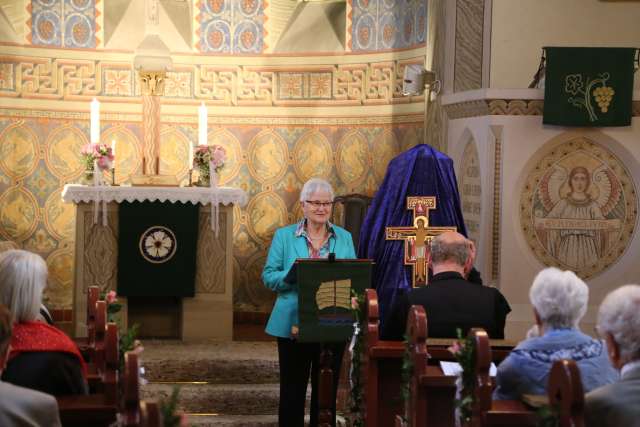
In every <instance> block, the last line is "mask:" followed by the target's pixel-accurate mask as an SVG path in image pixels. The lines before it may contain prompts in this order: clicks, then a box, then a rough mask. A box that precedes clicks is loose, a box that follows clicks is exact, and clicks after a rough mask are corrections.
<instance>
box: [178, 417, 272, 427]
mask: <svg viewBox="0 0 640 427" xmlns="http://www.w3.org/2000/svg"><path fill="white" fill-rule="evenodd" d="M187 420H188V422H189V425H190V426H193V427H213V426H220V427H223V426H224V427H278V416H277V415H206V414H205V415H200V414H187Z"/></svg>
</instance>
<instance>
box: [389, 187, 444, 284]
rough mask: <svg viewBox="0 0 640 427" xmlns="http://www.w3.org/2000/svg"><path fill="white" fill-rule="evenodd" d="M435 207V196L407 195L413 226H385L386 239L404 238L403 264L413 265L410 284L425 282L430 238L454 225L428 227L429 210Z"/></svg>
mask: <svg viewBox="0 0 640 427" xmlns="http://www.w3.org/2000/svg"><path fill="white" fill-rule="evenodd" d="M435 208H436V198H435V197H433V196H428V197H421V196H418V197H407V209H411V210H413V227H387V228H386V239H387V240H404V264H405V265H412V266H413V281H412V286H413V287H416V286H424V285H426V284H427V276H428V272H427V264H428V261H429V259H428V256H427V254H428V249H427V248H428V245H429V244H430V242H431V239H432V238H433V237H435V236H437V235H438V234H442V233H444V232H446V231H456V227H429V211H430V210H431V209H435Z"/></svg>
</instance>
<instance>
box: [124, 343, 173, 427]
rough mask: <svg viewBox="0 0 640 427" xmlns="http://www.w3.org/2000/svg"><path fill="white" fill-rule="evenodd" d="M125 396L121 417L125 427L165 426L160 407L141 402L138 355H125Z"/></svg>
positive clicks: (128, 353) (155, 404)
mask: <svg viewBox="0 0 640 427" xmlns="http://www.w3.org/2000/svg"><path fill="white" fill-rule="evenodd" d="M123 381H124V395H123V408H122V412H121V413H120V415H121V420H122V425H123V426H125V427H138V426H139V427H160V426H162V425H163V420H162V413H161V412H160V406H159V405H158V403H157V402H155V401H148V402H144V401H140V362H139V359H138V355H137V354H136V353H133V352H131V351H128V352H127V353H125V355H124V380H123Z"/></svg>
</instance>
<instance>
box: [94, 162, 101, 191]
mask: <svg viewBox="0 0 640 427" xmlns="http://www.w3.org/2000/svg"><path fill="white" fill-rule="evenodd" d="M99 174H100V170H99V169H98V161H97V160H94V161H93V186H94V187H97V186H98V185H99V184H100V176H99Z"/></svg>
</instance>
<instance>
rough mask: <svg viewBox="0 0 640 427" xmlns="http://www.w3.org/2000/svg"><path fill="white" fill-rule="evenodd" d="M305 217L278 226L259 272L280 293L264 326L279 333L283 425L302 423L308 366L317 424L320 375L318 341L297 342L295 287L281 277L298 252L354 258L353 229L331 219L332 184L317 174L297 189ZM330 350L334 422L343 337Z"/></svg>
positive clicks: (299, 425) (312, 418) (303, 255)
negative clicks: (300, 188) (331, 354)
mask: <svg viewBox="0 0 640 427" xmlns="http://www.w3.org/2000/svg"><path fill="white" fill-rule="evenodd" d="M300 204H301V205H302V211H303V213H304V218H303V219H302V221H300V222H298V223H297V224H292V225H288V226H286V227H282V228H279V229H278V230H276V233H275V235H274V236H273V241H272V242H271V247H270V248H269V255H268V256H267V262H266V264H265V266H264V270H263V272H262V280H263V282H264V284H265V286H266V287H267V288H269V289H271V290H272V291H274V292H276V293H277V295H278V297H277V299H276V303H275V305H274V307H273V311H272V312H271V316H270V318H269V322H268V323H267V328H266V332H267V333H268V334H269V335H273V336H275V337H277V339H278V361H279V364H280V404H279V408H278V422H279V425H280V426H281V427H303V426H304V403H305V400H306V394H307V393H306V390H307V383H308V379H309V372H310V371H311V413H310V424H309V425H310V426H312V427H315V426H317V425H318V375H319V372H320V349H321V348H320V343H301V342H298V341H297V333H298V288H297V285H296V284H291V283H288V282H286V281H285V278H286V276H287V273H288V272H289V269H290V268H291V266H292V265H293V263H294V262H295V260H296V259H298V258H327V257H328V256H329V253H334V254H335V256H336V258H355V257H356V253H355V249H354V246H353V239H352V238H351V233H349V232H348V231H347V230H345V229H343V228H341V227H338V226H337V225H333V224H332V223H330V222H329V218H330V216H331V209H332V207H333V189H332V188H331V185H330V184H329V183H328V182H327V181H325V180H323V179H320V178H312V179H310V180H309V181H307V182H306V183H305V184H304V186H303V187H302V191H301V192H300ZM329 346H330V348H331V350H332V352H333V360H332V369H333V374H334V378H333V402H334V405H333V425H335V412H336V411H335V399H336V391H337V387H338V378H339V376H340V364H341V361H342V354H343V353H344V347H345V344H344V343H336V344H329Z"/></svg>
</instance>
